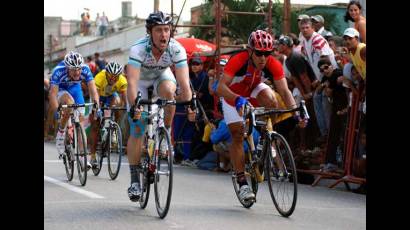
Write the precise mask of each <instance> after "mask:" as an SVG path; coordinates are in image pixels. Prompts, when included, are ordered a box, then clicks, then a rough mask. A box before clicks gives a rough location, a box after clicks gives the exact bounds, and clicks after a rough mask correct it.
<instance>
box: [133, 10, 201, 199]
mask: <svg viewBox="0 0 410 230" xmlns="http://www.w3.org/2000/svg"><path fill="white" fill-rule="evenodd" d="M145 27H146V29H147V33H148V36H146V37H144V38H142V39H139V40H138V41H137V42H136V43H135V44H134V45H133V46H132V47H131V50H130V57H129V60H128V67H127V77H128V90H127V96H128V102H129V103H130V106H131V109H130V117H129V119H128V120H129V122H130V136H129V139H128V144H127V156H128V162H129V164H130V173H131V186H130V187H129V188H128V196H129V198H130V200H131V201H134V202H135V201H138V200H139V198H140V195H141V188H140V184H139V174H138V172H137V168H138V165H139V163H140V158H141V146H142V137H143V136H144V132H145V125H144V124H143V123H142V122H141V120H137V121H136V122H133V119H132V118H134V114H138V113H139V112H140V110H139V109H138V108H135V106H134V102H135V99H136V97H137V92H138V91H140V92H141V93H142V99H147V97H148V92H147V88H148V87H150V86H154V90H153V94H154V95H157V96H159V97H161V98H164V99H168V100H173V99H176V100H179V101H189V100H191V97H192V92H191V89H190V87H189V71H188V64H187V55H186V51H185V49H184V48H183V47H182V46H181V45H180V44H179V43H178V42H177V41H176V40H175V39H173V38H171V32H172V17H171V16H170V15H168V14H164V13H163V12H161V11H158V12H155V13H151V14H150V15H149V16H148V18H147V19H146V24H145ZM172 65H175V75H176V76H174V74H173V73H172V72H171V69H170V66H172ZM177 83H178V85H179V89H180V94H179V95H178V96H176V97H174V95H175V91H176V88H177ZM135 111H136V112H137V113H135ZM174 113H175V106H167V107H166V108H165V119H164V123H165V127H166V128H167V129H168V131H169V130H170V127H171V124H172V120H173V117H174ZM188 113H189V119H190V120H193V119H194V118H195V113H194V112H193V111H192V110H190V109H188Z"/></svg>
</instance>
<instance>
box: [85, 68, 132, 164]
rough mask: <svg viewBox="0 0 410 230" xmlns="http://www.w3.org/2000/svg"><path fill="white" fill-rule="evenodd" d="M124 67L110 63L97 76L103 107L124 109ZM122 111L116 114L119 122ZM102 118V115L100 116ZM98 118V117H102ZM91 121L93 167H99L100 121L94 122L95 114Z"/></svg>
mask: <svg viewBox="0 0 410 230" xmlns="http://www.w3.org/2000/svg"><path fill="white" fill-rule="evenodd" d="M122 69H123V67H122V65H120V64H118V63H117V62H110V63H108V64H107V66H106V67H105V69H104V70H102V71H101V72H99V73H98V74H97V75H96V76H95V79H94V81H95V85H96V87H97V92H98V95H99V96H100V103H101V106H109V107H113V106H115V107H123V106H125V105H126V101H127V87H128V83H127V79H126V78H125V77H124V75H122ZM121 112H122V111H116V112H115V120H116V121H117V120H119V118H120V117H121V115H122V114H121ZM100 116H101V114H100ZM100 116H98V117H100ZM90 121H91V138H90V140H91V145H90V146H91V165H92V167H98V163H97V160H96V157H95V152H96V149H97V137H98V132H99V125H98V124H99V119H97V120H94V114H92V115H91V116H90Z"/></svg>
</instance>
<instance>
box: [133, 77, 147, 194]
mask: <svg viewBox="0 0 410 230" xmlns="http://www.w3.org/2000/svg"><path fill="white" fill-rule="evenodd" d="M152 84H153V81H152V80H151V81H145V80H139V83H138V91H140V92H141V96H142V99H147V98H148V90H147V88H148V87H149V86H151V85H152ZM128 122H129V124H130V136H129V137H128V142H127V157H128V162H129V167H130V176H131V183H130V184H131V187H129V188H128V197H129V198H130V199H131V201H137V200H138V199H139V197H140V195H141V188H140V184H139V181H140V178H139V172H138V165H139V164H140V160H141V149H142V143H143V138H144V133H145V121H144V119H143V118H142V116H141V119H139V120H137V121H135V122H134V121H133V120H132V119H131V118H130V117H129V116H128Z"/></svg>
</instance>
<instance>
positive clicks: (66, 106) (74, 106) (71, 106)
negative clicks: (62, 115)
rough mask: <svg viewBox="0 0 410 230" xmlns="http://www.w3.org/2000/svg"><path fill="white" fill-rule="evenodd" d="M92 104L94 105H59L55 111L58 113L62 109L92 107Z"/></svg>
mask: <svg viewBox="0 0 410 230" xmlns="http://www.w3.org/2000/svg"><path fill="white" fill-rule="evenodd" d="M94 104H95V103H84V104H70V105H59V106H58V109H57V110H58V111H60V110H61V109H62V108H80V107H86V106H90V105H94Z"/></svg>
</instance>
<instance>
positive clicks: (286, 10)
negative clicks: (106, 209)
mask: <svg viewBox="0 0 410 230" xmlns="http://www.w3.org/2000/svg"><path fill="white" fill-rule="evenodd" d="M283 3H284V5H283V34H288V33H290V0H285V1H284V2H283Z"/></svg>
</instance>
